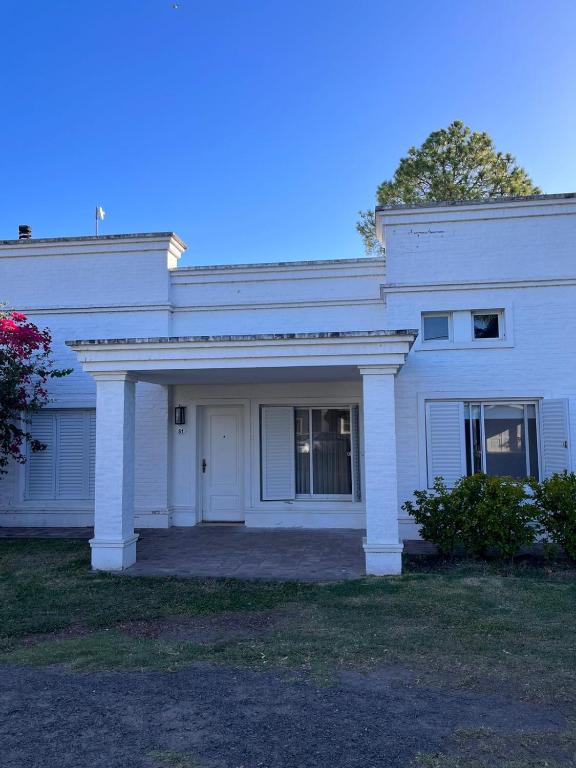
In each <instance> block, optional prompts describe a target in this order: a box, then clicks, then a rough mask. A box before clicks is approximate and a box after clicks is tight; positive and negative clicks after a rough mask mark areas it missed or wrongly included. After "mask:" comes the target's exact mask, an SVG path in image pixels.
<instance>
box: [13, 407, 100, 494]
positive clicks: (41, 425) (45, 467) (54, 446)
mask: <svg viewBox="0 0 576 768" xmlns="http://www.w3.org/2000/svg"><path fill="white" fill-rule="evenodd" d="M30 430H31V432H32V436H33V437H35V438H36V439H38V440H40V442H42V443H44V444H45V445H46V450H44V451H40V452H37V453H33V452H32V451H30V450H29V451H28V461H27V463H26V484H25V495H26V498H27V499H31V500H40V499H44V500H50V499H52V500H58V499H62V500H63V501H65V500H80V499H90V498H93V497H94V464H95V461H94V460H95V453H96V414H95V412H94V411H88V410H58V411H57V410H46V411H42V412H41V413H37V414H34V416H33V417H32V423H31V427H30Z"/></svg>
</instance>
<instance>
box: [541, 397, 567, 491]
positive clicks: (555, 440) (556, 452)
mask: <svg viewBox="0 0 576 768" xmlns="http://www.w3.org/2000/svg"><path fill="white" fill-rule="evenodd" d="M569 424H570V422H569V420H568V400H565V399H558V400H542V402H541V403H540V447H541V451H542V474H543V475H544V477H550V475H553V474H554V473H556V472H563V471H564V470H565V469H566V470H570V442H569V440H570V438H569V428H570V427H569Z"/></svg>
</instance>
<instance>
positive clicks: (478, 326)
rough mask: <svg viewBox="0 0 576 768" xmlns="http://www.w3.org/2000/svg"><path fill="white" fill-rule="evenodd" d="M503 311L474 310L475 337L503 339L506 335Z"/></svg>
mask: <svg viewBox="0 0 576 768" xmlns="http://www.w3.org/2000/svg"><path fill="white" fill-rule="evenodd" d="M502 326H503V323H502V312H473V313H472V328H473V335H474V338H475V339H501V338H502V337H503V335H504V333H503V330H504V329H503V327H502Z"/></svg>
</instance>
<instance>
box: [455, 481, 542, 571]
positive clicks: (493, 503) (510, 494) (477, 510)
mask: <svg viewBox="0 0 576 768" xmlns="http://www.w3.org/2000/svg"><path fill="white" fill-rule="evenodd" d="M454 492H456V493H457V494H458V495H459V496H460V507H461V508H462V509H463V510H465V515H464V519H463V521H462V544H463V546H464V548H465V549H466V551H467V552H468V553H469V554H471V555H476V556H485V555H487V554H488V553H489V552H490V551H492V550H495V551H496V552H497V553H498V554H499V555H500V556H501V557H503V558H507V559H512V558H513V557H514V555H515V554H516V553H517V552H518V550H519V549H520V547H523V546H527V545H530V544H533V543H534V540H535V539H536V534H537V532H538V530H537V526H536V524H535V518H536V510H535V508H534V504H533V503H532V499H531V496H529V495H528V493H527V487H526V483H525V482H524V481H523V480H516V479H514V478H512V477H492V476H490V475H484V474H482V473H478V474H476V475H471V476H470V477H463V478H462V479H461V480H459V481H458V483H457V484H456V487H455V488H454Z"/></svg>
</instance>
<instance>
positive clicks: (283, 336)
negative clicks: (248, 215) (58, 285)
mask: <svg viewBox="0 0 576 768" xmlns="http://www.w3.org/2000/svg"><path fill="white" fill-rule="evenodd" d="M417 335H418V331H417V330H416V329H414V328H403V329H401V330H390V329H386V330H375V331H316V332H310V333H241V334H226V335H223V336H154V337H151V338H146V337H143V338H133V339H76V340H72V341H67V342H66V345H67V346H69V347H74V346H79V345H90V346H97V345H99V344H178V343H194V342H203V341H210V342H212V341H223V342H226V341H291V340H292V339H345V338H351V337H352V338H353V337H357V336H417Z"/></svg>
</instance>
